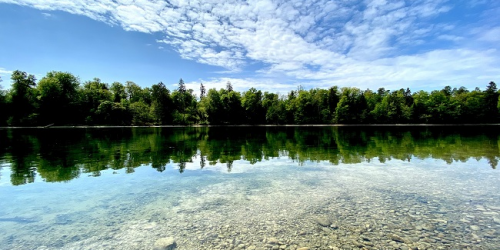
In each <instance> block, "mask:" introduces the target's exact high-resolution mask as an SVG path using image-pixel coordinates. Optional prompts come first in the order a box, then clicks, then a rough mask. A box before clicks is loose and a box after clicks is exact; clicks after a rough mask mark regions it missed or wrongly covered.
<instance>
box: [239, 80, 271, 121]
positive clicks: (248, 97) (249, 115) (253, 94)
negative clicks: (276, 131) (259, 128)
mask: <svg viewBox="0 0 500 250" xmlns="http://www.w3.org/2000/svg"><path fill="white" fill-rule="evenodd" d="M241 105H242V107H243V109H244V110H245V122H246V123H249V124H264V123H265V118H266V113H265V109H264V106H263V105H262V92H261V91H260V90H257V89H255V88H250V89H249V90H248V91H245V92H243V97H242V99H241Z"/></svg>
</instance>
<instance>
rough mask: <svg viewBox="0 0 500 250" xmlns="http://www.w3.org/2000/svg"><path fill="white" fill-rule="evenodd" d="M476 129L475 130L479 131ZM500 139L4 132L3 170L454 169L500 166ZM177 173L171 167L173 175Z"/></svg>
mask: <svg viewBox="0 0 500 250" xmlns="http://www.w3.org/2000/svg"><path fill="white" fill-rule="evenodd" d="M474 129H475V130H474ZM499 135H500V133H499V132H497V130H496V128H494V127H473V128H472V127H467V128H460V127H415V128H409V127H385V128H384V127H382V128H380V127H378V128H374V127H365V128H360V127H210V128H209V127H198V128H123V129H117V128H113V129H44V130H40V129H31V130H30V129H22V130H0V164H7V166H9V167H10V169H11V176H10V179H11V183H12V184H13V185H22V184H26V183H30V182H33V181H34V180H35V178H36V176H37V175H39V176H40V177H41V178H42V179H43V180H45V181H47V182H62V181H69V180H72V179H74V178H78V177H79V176H80V175H81V174H88V175H91V176H99V175H100V174H101V172H102V171H103V170H107V169H113V170H119V169H124V171H125V172H126V173H133V172H134V171H135V168H137V167H139V166H143V165H148V166H151V167H152V168H154V169H156V170H157V171H159V172H163V171H165V170H166V169H167V168H173V167H176V168H177V169H178V171H179V172H180V173H182V172H184V171H185V169H186V168H187V166H188V164H190V163H192V162H193V159H197V158H198V157H199V164H200V168H206V167H210V166H213V165H215V164H218V163H221V164H224V165H226V167H227V171H229V172H230V171H231V169H232V168H233V164H235V161H238V160H244V161H247V162H249V163H250V164H255V163H257V162H260V161H265V160H269V159H272V158H277V157H288V158H289V159H291V160H293V161H294V162H296V163H297V164H299V165H301V164H303V163H304V162H306V161H328V162H330V163H331V164H332V165H338V164H341V163H344V164H355V163H361V162H371V161H373V160H378V161H380V162H382V163H384V162H387V161H389V160H402V161H411V160H412V159H415V158H417V159H427V158H433V159H440V160H443V161H445V162H447V163H449V164H451V163H453V162H465V161H467V160H469V159H472V158H473V159H478V160H481V159H485V160H486V161H487V162H488V163H489V165H490V166H491V167H492V168H494V169H495V168H496V167H497V165H498V161H499V155H500V154H499V150H500V137H499ZM169 166H170V167H169Z"/></svg>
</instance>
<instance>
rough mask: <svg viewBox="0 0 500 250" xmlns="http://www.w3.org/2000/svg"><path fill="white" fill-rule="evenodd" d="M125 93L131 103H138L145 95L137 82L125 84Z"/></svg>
mask: <svg viewBox="0 0 500 250" xmlns="http://www.w3.org/2000/svg"><path fill="white" fill-rule="evenodd" d="M125 92H126V95H127V99H128V101H129V102H130V103H134V102H138V101H140V100H141V97H142V95H143V92H142V88H141V87H140V86H139V85H137V84H136V83H135V82H132V81H127V82H125Z"/></svg>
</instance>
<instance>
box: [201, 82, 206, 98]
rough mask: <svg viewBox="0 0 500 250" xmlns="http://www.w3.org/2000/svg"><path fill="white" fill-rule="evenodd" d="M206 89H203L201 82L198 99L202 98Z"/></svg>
mask: <svg viewBox="0 0 500 250" xmlns="http://www.w3.org/2000/svg"><path fill="white" fill-rule="evenodd" d="M206 92H207V90H206V89H205V86H203V83H201V84H200V100H201V99H203V98H204V97H205V95H206Z"/></svg>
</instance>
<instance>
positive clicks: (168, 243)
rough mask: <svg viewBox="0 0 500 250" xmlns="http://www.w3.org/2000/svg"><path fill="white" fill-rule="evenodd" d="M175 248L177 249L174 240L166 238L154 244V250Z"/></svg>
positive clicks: (171, 249)
mask: <svg viewBox="0 0 500 250" xmlns="http://www.w3.org/2000/svg"><path fill="white" fill-rule="evenodd" d="M176 247H177V243H176V242H175V240H174V238H172V237H167V238H161V239H158V240H157V241H156V242H155V245H154V250H173V249H175V248H176Z"/></svg>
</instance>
